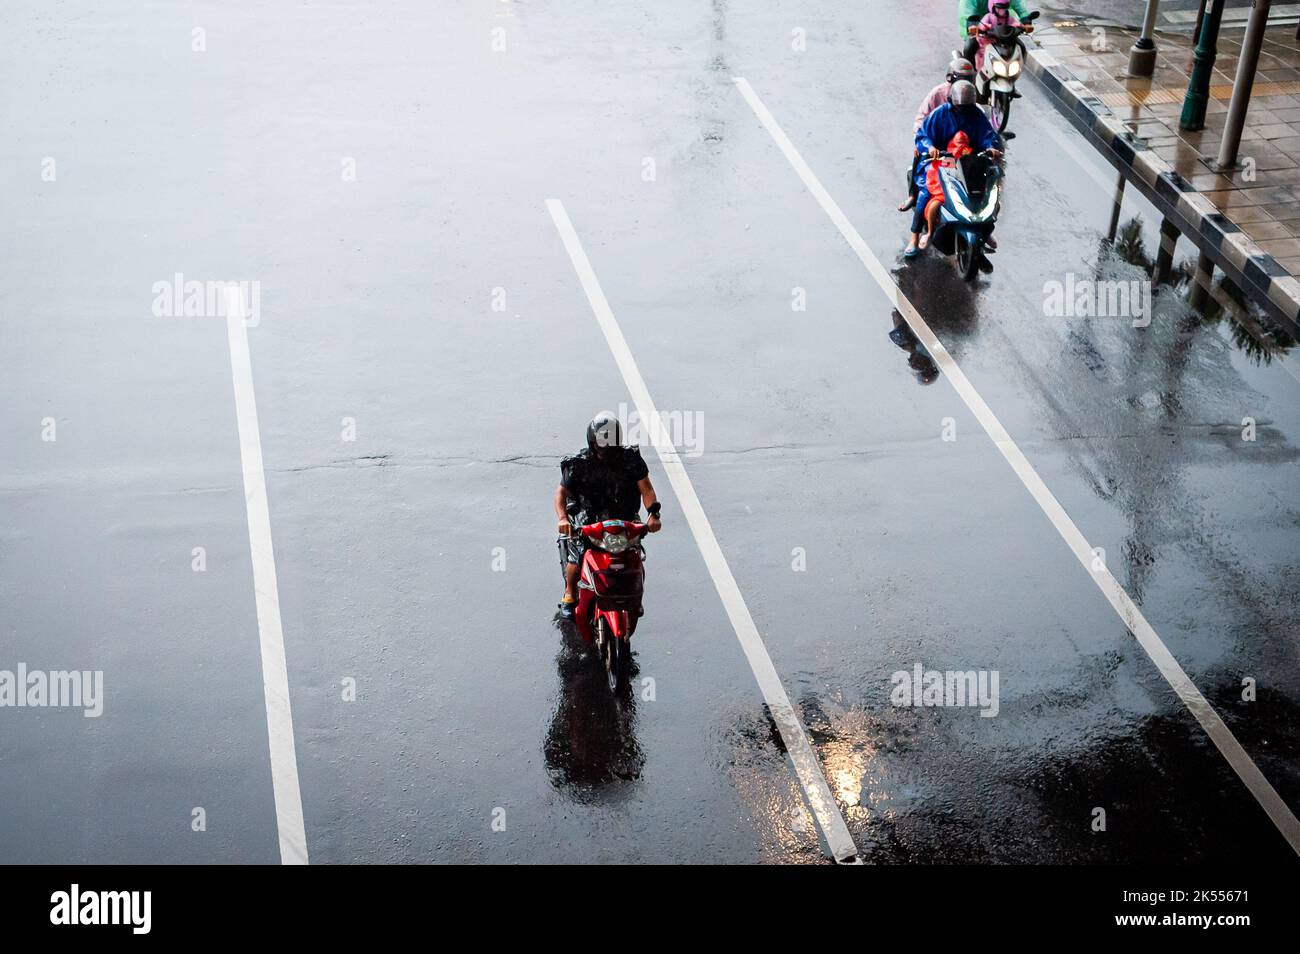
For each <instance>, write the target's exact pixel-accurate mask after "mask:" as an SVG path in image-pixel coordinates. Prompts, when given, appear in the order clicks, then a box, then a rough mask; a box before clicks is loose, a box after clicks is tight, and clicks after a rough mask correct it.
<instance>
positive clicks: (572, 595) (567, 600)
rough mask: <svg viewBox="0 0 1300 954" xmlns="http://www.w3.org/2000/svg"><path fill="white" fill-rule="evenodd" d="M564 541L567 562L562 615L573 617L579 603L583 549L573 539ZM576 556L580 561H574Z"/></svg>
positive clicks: (562, 616)
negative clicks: (579, 581)
mask: <svg viewBox="0 0 1300 954" xmlns="http://www.w3.org/2000/svg"><path fill="white" fill-rule="evenodd" d="M564 543H565V546H566V548H567V552H566V555H567V562H566V563H565V564H564V597H563V598H562V599H561V600H560V617H561V618H562V619H573V611H574V608H575V607H576V606H577V605H578V573H579V571H580V570H581V566H580V561H581V560H582V551H581V549H580V548H578V547H576V546H575V544H574V542H573V541H571V540H566V541H564ZM575 556H576V557H577V560H578V561H579V562H574V557H575Z"/></svg>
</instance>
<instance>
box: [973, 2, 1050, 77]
mask: <svg viewBox="0 0 1300 954" xmlns="http://www.w3.org/2000/svg"><path fill="white" fill-rule="evenodd" d="M987 12H988V9H987V0H959V2H958V3H957V25H958V29H959V30H961V36H962V39H963V40H965V41H966V47H965V49H964V50H963V51H962V56H963V57H965V58H966V59H968V60H970V61H971V62H972V63H974V62H975V55H976V53H977V52H978V51H979V45H980V43H979V24H978V23H971V22H970V21H972V20H980V19H983V17H984V15H985V14H986V13H987ZM1011 12H1012V13H1013V14H1014V15H1015V16H1016V18H1017V19H1019V20H1024V18H1025V17H1027V16H1029V4H1028V3H1027V2H1026V0H1011ZM1024 27H1025V32H1026V33H1033V32H1034V25H1033V24H1032V23H1026V24H1024Z"/></svg>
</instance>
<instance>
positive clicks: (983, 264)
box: [979, 255, 993, 275]
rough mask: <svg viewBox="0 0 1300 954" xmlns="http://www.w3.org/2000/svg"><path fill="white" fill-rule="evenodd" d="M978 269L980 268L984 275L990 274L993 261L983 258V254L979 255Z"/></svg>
mask: <svg viewBox="0 0 1300 954" xmlns="http://www.w3.org/2000/svg"><path fill="white" fill-rule="evenodd" d="M979 269H980V271H981V272H983V273H984V274H985V275H992V274H993V263H992V262H990V261H989V260H988V259H987V258H985V257H984V256H983V255H981V256H980V264H979Z"/></svg>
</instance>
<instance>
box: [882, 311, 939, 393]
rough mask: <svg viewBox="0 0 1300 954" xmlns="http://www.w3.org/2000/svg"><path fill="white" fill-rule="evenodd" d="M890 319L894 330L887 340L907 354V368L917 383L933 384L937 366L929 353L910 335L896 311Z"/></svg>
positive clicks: (904, 322) (905, 324) (910, 331)
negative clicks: (910, 370) (892, 321)
mask: <svg viewBox="0 0 1300 954" xmlns="http://www.w3.org/2000/svg"><path fill="white" fill-rule="evenodd" d="M892 317H893V319H894V330H893V331H891V332H890V333H889V340H890V341H892V342H893V343H894V344H896V345H898V346H899V347H900V348H902V349H903V350H904V351H906V352H907V366H908V367H909V368H911V369H912V374H914V375H915V376H916V380H917V382H918V383H920V384H933V383H934V381H935V379H936V378H938V377H939V366H938V365H937V364H935V363H934V358H932V357H930V352H928V351H926V350H925V345H923V344H921V342H920V340H919V339H918V338H917V337H916V335H914V334H913V333H912V329H911V328H909V327H907V322H906V321H904V320H903V316H902V314H900V313H899V311H898V309H894V311H893V315H892Z"/></svg>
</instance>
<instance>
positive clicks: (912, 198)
mask: <svg viewBox="0 0 1300 954" xmlns="http://www.w3.org/2000/svg"><path fill="white" fill-rule="evenodd" d="M920 162H921V154H920V153H918V152H917V151H916V150H915V149H913V150H912V165H911V167H910V168H909V169H908V172H907V198H906V199H904V200H903V201H902V202H900V203H899V204H898V211H899V212H906V211H908V210H909V209H911V208H913V207H914V206H915V205H916V192H917V185H916V167H917V165H919V164H920Z"/></svg>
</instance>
